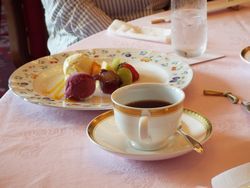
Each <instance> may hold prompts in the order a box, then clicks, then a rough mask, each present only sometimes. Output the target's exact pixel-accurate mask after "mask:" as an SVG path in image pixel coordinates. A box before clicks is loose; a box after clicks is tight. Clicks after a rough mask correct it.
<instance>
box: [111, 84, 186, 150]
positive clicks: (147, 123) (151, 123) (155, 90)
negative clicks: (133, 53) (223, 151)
mask: <svg viewBox="0 0 250 188" xmlns="http://www.w3.org/2000/svg"><path fill="white" fill-rule="evenodd" d="M184 98H185V94H184V92H183V91H182V90H181V89H179V88H176V87H172V86H169V85H166V84H161V83H140V84H132V85H128V86H125V87H121V88H119V89H117V90H116V91H114V92H113V93H112V95H111V100H112V103H113V108H114V117H115V122H116V124H117V126H118V127H119V129H120V130H121V131H122V132H123V133H124V134H125V135H126V137H127V138H128V140H129V143H130V144H131V145H132V146H133V147H134V148H136V149H139V150H157V149H160V148H162V147H164V146H165V145H166V144H167V143H168V138H169V137H170V136H172V135H174V134H175V132H176V129H177V127H178V125H179V123H180V119H181V115H182V112H183V101H184ZM138 101H143V102H142V103H143V105H145V104H151V102H152V101H154V102H152V103H153V106H155V104H156V103H157V102H156V101H162V102H169V103H170V104H162V105H163V106H161V107H146V108H145V107H138V106H136V107H132V106H129V105H130V104H131V103H133V102H138ZM136 105H138V104H136Z"/></svg>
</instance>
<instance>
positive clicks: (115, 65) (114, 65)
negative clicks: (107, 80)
mask: <svg viewBox="0 0 250 188" xmlns="http://www.w3.org/2000/svg"><path fill="white" fill-rule="evenodd" d="M120 64H121V59H120V58H114V59H113V60H112V65H111V67H112V68H113V70H114V71H117V69H118V67H119V65H120Z"/></svg>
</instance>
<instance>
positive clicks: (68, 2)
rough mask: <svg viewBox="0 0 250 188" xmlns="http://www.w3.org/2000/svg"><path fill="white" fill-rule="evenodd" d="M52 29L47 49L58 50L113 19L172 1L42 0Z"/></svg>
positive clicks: (150, 10) (136, 15) (134, 15)
mask: <svg viewBox="0 0 250 188" xmlns="http://www.w3.org/2000/svg"><path fill="white" fill-rule="evenodd" d="M41 1H42V3H43V6H44V9H45V19H46V24H47V28H48V32H49V39H48V48H49V50H50V52H51V53H57V52H60V51H62V50H63V49H65V48H67V46H69V45H70V44H73V43H75V42H77V41H79V40H81V39H82V38H85V37H88V36H90V35H92V34H94V33H97V32H99V31H102V30H104V29H106V28H107V27H108V26H109V25H110V24H111V22H112V20H113V19H120V20H123V21H129V20H132V19H136V18H139V17H142V16H146V15H150V14H152V13H154V12H155V11H157V10H160V9H163V8H164V7H166V6H168V4H169V0H41Z"/></svg>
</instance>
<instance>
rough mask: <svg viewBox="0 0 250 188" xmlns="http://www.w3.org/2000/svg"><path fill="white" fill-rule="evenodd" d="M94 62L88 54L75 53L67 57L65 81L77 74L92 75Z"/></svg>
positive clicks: (64, 68)
mask: <svg viewBox="0 0 250 188" xmlns="http://www.w3.org/2000/svg"><path fill="white" fill-rule="evenodd" d="M92 63H93V61H92V60H91V59H90V58H89V56H87V55H86V54H82V53H75V54H73V55H70V56H69V57H67V58H66V59H65V61H64V64H63V73H64V76H65V79H67V78H68V77H69V76H70V75H72V74H75V73H86V74H90V73H91V68H92Z"/></svg>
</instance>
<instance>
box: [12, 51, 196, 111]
mask: <svg viewBox="0 0 250 188" xmlns="http://www.w3.org/2000/svg"><path fill="white" fill-rule="evenodd" d="M76 52H81V53H84V54H87V55H89V56H90V57H91V58H94V59H95V60H97V61H102V60H106V59H109V60H110V59H111V60H112V59H113V58H115V57H118V58H121V59H122V60H124V61H126V62H128V63H131V64H133V65H142V66H141V67H146V65H149V64H153V65H157V66H158V67H161V69H163V70H164V71H165V73H166V75H167V78H168V79H166V80H165V81H164V82H165V83H169V85H172V86H175V87H178V88H181V89H183V88H185V87H187V86H188V85H189V83H190V82H191V80H192V78H193V71H192V69H191V68H190V66H189V65H188V64H187V63H185V62H183V61H182V60H179V59H177V58H176V57H171V56H169V55H167V54H164V53H159V52H155V51H150V50H138V49H115V48H114V49H108V48H107V49H106V48H103V49H91V50H80V51H72V52H65V53H60V54H55V55H51V56H46V57H42V58H40V59H37V60H34V61H31V62H29V63H27V64H25V65H23V66H22V67H20V68H19V69H17V70H16V71H15V72H14V73H13V74H12V75H11V77H10V79H9V87H10V89H11V90H12V91H13V92H14V93H15V94H16V95H17V96H20V97H21V98H23V99H24V100H25V101H29V102H31V103H35V104H39V105H46V106H52V107H60V108H66V109H75V110H106V109H111V108H112V104H111V100H110V96H109V95H106V94H98V95H96V96H95V95H94V96H93V97H91V98H89V99H86V100H85V101H67V100H65V99H64V98H61V99H54V98H53V97H50V96H49V95H46V94H44V93H43V92H42V91H40V90H41V89H40V88H43V87H45V86H40V85H46V84H49V83H50V82H51V81H50V80H46V79H47V77H48V78H50V77H51V78H52V77H53V76H54V75H57V74H58V75H61V76H63V74H62V67H63V62H64V60H65V58H67V57H68V56H70V55H72V54H74V53H76ZM158 70H159V68H158V69H155V70H154V69H152V71H153V72H152V73H150V74H151V76H154V75H157V74H158V72H157V71H158ZM154 71H155V72H154ZM154 73H155V74H154ZM43 74H44V76H43V80H42V81H38V80H39V79H40V77H42V76H41V75H43ZM49 76H50V77H49ZM45 78H46V79H45ZM53 78H54V77H53ZM40 80H41V79H40ZM43 82H44V83H43Z"/></svg>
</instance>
